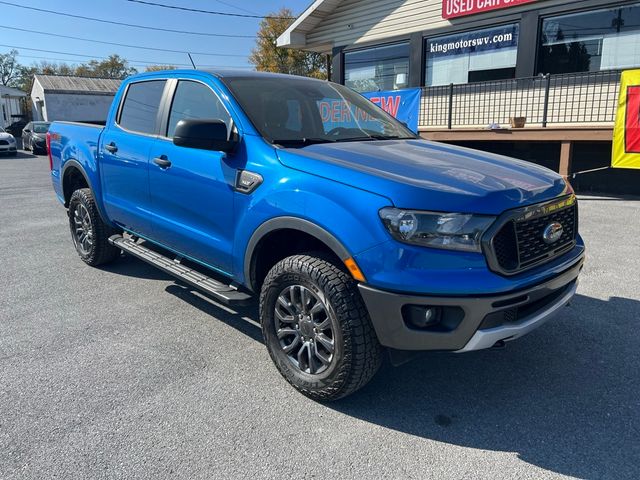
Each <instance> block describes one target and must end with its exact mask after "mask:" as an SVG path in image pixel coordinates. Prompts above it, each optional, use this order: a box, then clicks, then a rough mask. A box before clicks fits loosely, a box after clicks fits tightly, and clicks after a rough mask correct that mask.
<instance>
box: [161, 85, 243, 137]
mask: <svg viewBox="0 0 640 480" xmlns="http://www.w3.org/2000/svg"><path fill="white" fill-rule="evenodd" d="M183 119H216V120H222V121H223V122H224V123H225V124H226V125H227V132H229V131H230V129H231V117H230V116H229V114H228V113H227V110H226V109H225V108H224V105H222V102H221V101H220V99H219V98H218V97H217V95H216V94H215V93H213V91H212V90H211V89H210V88H209V87H207V86H206V85H204V84H202V83H199V82H191V81H189V80H180V81H179V82H178V88H177V89H176V94H175V96H174V97H173V103H172V104H171V113H170V114H169V124H168V125H167V137H169V138H172V137H173V133H174V132H175V130H176V125H177V124H178V122H179V121H180V120H183Z"/></svg>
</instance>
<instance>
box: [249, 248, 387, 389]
mask: <svg viewBox="0 0 640 480" xmlns="http://www.w3.org/2000/svg"><path fill="white" fill-rule="evenodd" d="M260 322H261V324H262V332H263V335H264V339H265V343H266V345H267V349H268V351H269V354H270V355H271V358H272V360H273V362H274V363H275V365H276V367H277V368H278V370H279V371H280V373H281V374H282V376H283V377H284V378H285V379H286V380H287V381H288V382H289V383H290V384H291V385H293V386H294V387H295V388H296V389H297V390H299V391H300V392H301V393H303V394H305V395H307V396H308V397H311V398H313V399H315V400H324V401H328V400H336V399H339V398H342V397H345V396H347V395H349V394H351V393H353V392H355V391H356V390H358V389H359V388H361V387H363V386H364V385H366V384H367V383H368V382H369V380H371V378H372V377H373V376H374V375H375V373H376V372H377V371H378V368H379V367H380V363H381V358H382V349H381V347H380V344H379V343H378V339H377V337H376V334H375V331H374V330H373V326H372V325H371V320H370V319H369V314H368V313H367V310H366V308H365V306H364V303H363V301H362V298H361V297H360V293H359V292H358V290H357V284H356V282H355V281H354V280H353V279H352V278H351V277H350V276H349V275H348V274H347V273H345V272H344V271H342V270H341V269H340V268H338V267H337V266H336V265H334V264H333V263H331V262H329V261H327V260H324V259H321V258H317V257H315V256H310V255H295V256H292V257H288V258H285V259H284V260H282V261H280V262H278V263H277V264H276V265H275V266H274V267H273V268H272V269H271V271H270V272H269V274H268V275H267V277H266V279H265V281H264V284H263V286H262V291H261V294H260Z"/></svg>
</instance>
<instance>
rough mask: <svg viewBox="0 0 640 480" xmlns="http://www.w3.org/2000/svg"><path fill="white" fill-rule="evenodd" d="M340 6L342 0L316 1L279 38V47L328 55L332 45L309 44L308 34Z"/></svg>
mask: <svg viewBox="0 0 640 480" xmlns="http://www.w3.org/2000/svg"><path fill="white" fill-rule="evenodd" d="M339 4H340V0H315V1H314V2H313V3H312V4H311V5H309V6H308V7H307V9H306V10H305V11H304V12H302V14H301V15H300V16H299V17H298V18H297V19H296V21H295V22H293V23H292V24H291V26H290V27H289V28H287V29H286V30H285V31H284V33H283V34H282V35H280V36H279V37H278V40H277V43H276V44H277V46H278V47H286V48H300V49H303V50H312V51H314V52H322V53H327V52H328V51H330V50H331V46H330V45H309V44H307V33H308V32H310V31H311V30H313V29H314V28H315V27H316V26H317V25H318V24H319V23H320V22H321V21H322V20H324V19H325V18H326V17H327V16H328V15H329V14H330V13H331V12H333V11H334V10H335V8H336V7H337V6H338V5H339Z"/></svg>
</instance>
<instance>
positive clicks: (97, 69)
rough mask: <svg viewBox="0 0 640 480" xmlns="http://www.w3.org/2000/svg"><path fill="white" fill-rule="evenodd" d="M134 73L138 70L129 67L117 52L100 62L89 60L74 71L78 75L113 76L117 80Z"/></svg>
mask: <svg viewBox="0 0 640 480" xmlns="http://www.w3.org/2000/svg"><path fill="white" fill-rule="evenodd" d="M135 73H138V71H137V70H136V69H135V68H133V67H130V66H129V62H127V60H125V59H124V58H122V57H121V56H120V55H117V54H113V55H110V56H109V58H107V59H106V60H103V61H101V62H99V61H97V60H91V61H90V62H89V63H86V64H82V65H80V66H78V68H76V71H75V74H76V75H78V76H80V77H100V78H114V79H117V80H122V79H124V78H127V77H128V76H129V75H133V74H135Z"/></svg>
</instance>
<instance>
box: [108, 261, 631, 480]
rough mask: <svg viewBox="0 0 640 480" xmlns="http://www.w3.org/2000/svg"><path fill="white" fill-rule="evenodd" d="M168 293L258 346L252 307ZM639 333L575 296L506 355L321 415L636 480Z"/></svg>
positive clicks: (378, 384)
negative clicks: (338, 414)
mask: <svg viewBox="0 0 640 480" xmlns="http://www.w3.org/2000/svg"><path fill="white" fill-rule="evenodd" d="M124 263H125V262H117V263H116V265H118V264H120V265H119V266H118V267H116V268H115V269H114V272H117V273H124V274H128V275H140V276H143V277H146V278H149V277H150V275H153V274H150V273H149V272H147V269H149V271H151V270H155V269H154V268H153V267H149V266H147V265H146V264H142V262H126V263H133V264H140V265H139V267H138V268H140V269H142V271H138V268H136V269H134V270H132V271H128V269H129V268H133V267H126V268H124V271H123V270H122V269H123V265H124ZM127 271H128V273H127ZM159 276H162V278H163V279H164V278H167V279H168V278H169V277H165V276H164V274H162V273H159ZM165 290H166V292H168V293H170V294H172V295H175V296H176V297H178V298H180V299H181V300H183V301H185V302H188V303H189V304H191V305H193V306H195V307H196V308H198V309H200V310H201V311H203V312H205V313H207V314H208V315H211V316H213V317H215V319H216V321H222V322H224V323H226V324H227V325H229V326H230V327H232V328H234V329H236V330H238V331H239V332H241V333H242V334H244V335H247V336H248V337H250V338H252V339H254V340H255V341H258V342H262V335H261V332H260V327H259V324H258V309H257V304H255V303H254V304H251V305H249V306H247V307H243V308H233V309H229V308H228V307H225V306H223V305H220V304H217V303H216V302H214V301H212V300H210V299H209V298H207V297H204V296H202V295H201V294H200V293H199V292H195V291H193V289H191V288H190V287H188V286H184V285H181V284H180V283H174V284H171V285H168V286H167V287H166V288H165ZM639 331H640V301H638V300H634V299H628V298H620V297H611V298H610V299H609V300H599V299H596V298H592V297H588V296H584V295H577V296H576V297H575V299H574V300H573V302H572V304H571V305H570V306H569V307H566V308H565V309H564V312H563V314H562V316H561V317H559V318H557V319H555V320H552V321H551V322H550V323H548V324H547V325H545V326H543V327H542V328H540V329H538V330H536V331H535V332H532V333H531V334H530V335H528V336H526V337H524V338H522V339H520V340H518V341H517V342H514V344H512V345H508V346H507V348H506V349H504V350H496V351H484V352H476V353H468V354H463V355H455V354H446V353H428V354H423V355H421V356H420V357H418V358H417V359H415V360H414V361H412V362H411V363H408V364H406V365H404V366H401V367H397V368H394V367H391V366H389V365H388V364H386V363H385V365H384V366H383V367H382V369H381V371H380V372H379V373H378V375H377V376H376V377H375V378H374V379H373V381H372V382H371V383H370V384H369V385H368V386H366V387H365V388H364V389H363V390H361V391H359V392H357V393H356V394H354V395H352V396H350V397H348V398H345V399H343V400H340V401H337V402H333V403H329V404H326V408H331V409H334V410H335V411H338V412H341V413H342V414H345V415H349V416H351V417H354V418H357V419H360V420H363V421H366V422H370V423H372V424H375V425H378V426H382V427H385V428H388V429H390V430H394V431H397V432H402V433H406V434H410V435H413V436H417V437H421V438H424V439H429V440H435V441H438V442H446V443H450V444H453V445H458V446H464V447H470V448H475V449H481V450H490V451H498V452H513V453H516V454H517V455H518V457H519V458H520V459H522V460H523V461H526V462H528V463H530V464H533V465H536V466H538V467H541V468H544V469H546V470H549V471H552V472H557V473H560V474H564V475H571V476H576V477H581V478H616V479H620V478H633V479H636V478H638V472H640V349H639V348H638V340H639V337H640V333H639ZM428 464H429V459H425V468H428ZM496 477H500V475H499V474H498V472H496Z"/></svg>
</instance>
